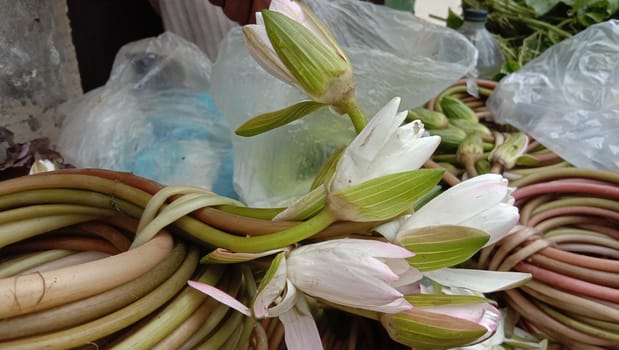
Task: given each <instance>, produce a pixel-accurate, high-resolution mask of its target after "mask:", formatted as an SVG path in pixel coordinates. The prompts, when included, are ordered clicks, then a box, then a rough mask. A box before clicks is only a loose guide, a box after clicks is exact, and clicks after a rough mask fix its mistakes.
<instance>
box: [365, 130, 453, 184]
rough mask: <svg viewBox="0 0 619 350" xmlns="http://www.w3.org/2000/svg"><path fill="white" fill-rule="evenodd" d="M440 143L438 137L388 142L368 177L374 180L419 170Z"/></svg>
mask: <svg viewBox="0 0 619 350" xmlns="http://www.w3.org/2000/svg"><path fill="white" fill-rule="evenodd" d="M440 143H441V138H440V137H439V136H428V137H422V138H412V137H411V138H409V139H407V140H402V141H401V142H390V143H389V144H388V145H386V146H385V148H384V152H383V153H382V154H381V157H380V160H379V161H376V163H375V166H374V167H372V169H371V170H374V172H373V173H372V174H371V175H370V176H369V177H370V178H375V177H379V176H383V175H386V174H395V173H399V172H403V171H409V170H416V169H419V168H421V166H422V165H423V163H425V162H426V160H428V158H430V156H432V154H433V153H434V151H435V150H436V148H437V147H438V145H439V144H440Z"/></svg>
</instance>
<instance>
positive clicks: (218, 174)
mask: <svg viewBox="0 0 619 350" xmlns="http://www.w3.org/2000/svg"><path fill="white" fill-rule="evenodd" d="M210 73H211V62H210V60H209V59H208V58H207V57H206V56H205V55H204V54H203V53H202V51H200V49H199V48H198V47H197V46H195V45H194V44H191V43H189V42H187V41H185V40H184V39H182V38H181V37H179V36H176V35H174V34H172V33H164V34H162V35H160V36H159V37H157V38H149V39H144V40H141V41H137V42H134V43H131V44H128V45H125V46H124V47H122V48H121V49H120V51H119V52H118V54H117V56H116V59H115V61H114V66H113V68H112V72H111V74H110V79H109V80H108V82H107V83H106V84H105V86H103V87H100V88H98V89H96V90H93V91H91V92H89V93H88V94H86V95H84V96H82V97H80V98H79V99H77V100H75V101H70V102H69V103H67V104H65V105H64V106H63V110H64V111H65V113H66V115H67V116H66V119H65V121H64V123H63V126H62V129H61V134H60V137H59V141H58V149H59V151H60V152H61V153H62V154H63V156H64V157H65V159H66V161H68V162H70V163H71V164H73V165H76V166H79V167H96V168H106V169H112V170H118V171H129V172H133V173H135V174H137V175H140V176H143V177H147V178H150V179H153V180H155V181H158V182H160V183H162V184H168V185H172V184H183V185H195V186H200V187H204V188H209V189H213V190H214V191H215V192H217V193H219V194H222V195H227V196H234V192H233V189H232V180H231V178H232V164H233V160H232V144H231V141H230V133H231V131H230V130H229V128H228V127H227V125H226V123H225V120H224V119H223V115H222V114H221V112H220V111H219V109H218V108H217V107H216V105H215V103H214V101H213V100H212V97H211V95H210V91H209V87H210V84H209V82H210Z"/></svg>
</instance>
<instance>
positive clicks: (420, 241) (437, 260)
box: [400, 225, 490, 271]
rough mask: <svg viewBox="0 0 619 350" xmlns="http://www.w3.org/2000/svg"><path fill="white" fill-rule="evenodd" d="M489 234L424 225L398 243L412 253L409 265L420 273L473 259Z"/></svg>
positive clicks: (470, 228)
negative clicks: (413, 254)
mask: <svg viewBox="0 0 619 350" xmlns="http://www.w3.org/2000/svg"><path fill="white" fill-rule="evenodd" d="M489 239H490V235H488V234H487V233H486V232H484V231H482V230H478V229H475V228H472V227H465V226H455V225H442V226H426V227H421V228H417V229H414V230H411V231H409V232H407V233H405V234H403V235H402V236H401V238H400V244H401V245H402V246H403V247H405V248H406V249H408V250H410V251H412V252H413V253H415V256H414V257H412V258H409V259H408V262H409V264H411V266H413V267H415V268H416V269H418V270H420V271H430V270H436V269H440V268H443V267H449V266H453V265H457V264H459V263H462V262H464V261H466V260H468V259H469V258H470V257H472V256H473V255H474V254H475V253H476V252H477V251H478V250H479V249H481V247H483V246H484V244H486V243H487V242H488V240H489Z"/></svg>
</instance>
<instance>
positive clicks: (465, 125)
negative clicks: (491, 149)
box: [449, 119, 492, 136]
mask: <svg viewBox="0 0 619 350" xmlns="http://www.w3.org/2000/svg"><path fill="white" fill-rule="evenodd" d="M449 123H451V125H453V126H456V127H458V128H460V129H462V130H464V132H466V133H467V134H473V133H478V134H480V135H481V136H489V135H492V131H490V129H488V127H487V126H485V125H484V124H482V123H480V122H477V121H470V120H467V119H451V120H450V121H449Z"/></svg>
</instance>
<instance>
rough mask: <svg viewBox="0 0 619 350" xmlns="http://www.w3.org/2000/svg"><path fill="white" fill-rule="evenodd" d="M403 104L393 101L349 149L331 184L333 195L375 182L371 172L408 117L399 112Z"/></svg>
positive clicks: (341, 158)
mask: <svg viewBox="0 0 619 350" xmlns="http://www.w3.org/2000/svg"><path fill="white" fill-rule="evenodd" d="M399 105H400V98H399V97H395V98H393V99H392V100H391V101H389V103H387V104H386V105H385V106H383V108H382V109H381V110H380V111H379V112H378V113H376V115H375V116H374V118H372V119H371V120H370V121H369V122H368V124H367V125H366V126H365V127H364V128H363V130H361V132H360V133H359V135H357V136H356V137H355V138H354V139H353V140H352V142H351V143H350V144H349V145H348V147H346V149H345V150H344V152H343V153H342V156H341V157H340V160H339V161H338V164H337V166H336V169H335V174H334V175H333V178H332V179H331V181H330V183H329V189H330V191H331V192H337V191H339V190H342V189H344V188H348V187H350V186H353V185H357V184H359V183H362V182H365V181H367V180H369V179H371V178H370V177H369V175H370V174H368V171H369V170H370V169H374V168H375V166H376V164H375V163H374V160H375V159H376V158H377V157H379V155H381V151H382V148H383V147H384V145H385V144H386V143H387V141H388V140H389V139H390V138H391V137H392V136H393V135H394V133H395V132H396V131H397V129H398V128H399V127H400V124H402V121H403V120H404V118H406V115H403V114H401V113H400V114H398V113H397V111H398V107H399Z"/></svg>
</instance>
